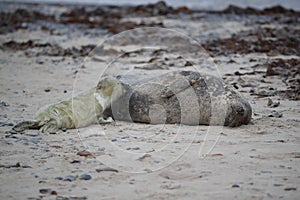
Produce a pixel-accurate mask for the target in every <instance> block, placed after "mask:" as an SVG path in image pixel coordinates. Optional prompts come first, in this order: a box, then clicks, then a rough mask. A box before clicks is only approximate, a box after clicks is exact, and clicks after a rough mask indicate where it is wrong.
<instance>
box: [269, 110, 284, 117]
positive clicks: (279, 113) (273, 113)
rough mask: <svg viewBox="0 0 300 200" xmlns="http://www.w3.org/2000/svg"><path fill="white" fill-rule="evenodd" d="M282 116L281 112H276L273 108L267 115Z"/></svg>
mask: <svg viewBox="0 0 300 200" xmlns="http://www.w3.org/2000/svg"><path fill="white" fill-rule="evenodd" d="M282 116H283V114H282V112H278V111H275V110H273V111H272V113H271V114H269V115H268V117H276V118H280V117H282Z"/></svg>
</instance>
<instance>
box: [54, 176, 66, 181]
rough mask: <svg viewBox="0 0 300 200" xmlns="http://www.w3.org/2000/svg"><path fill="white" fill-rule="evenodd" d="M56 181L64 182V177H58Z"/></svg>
mask: <svg viewBox="0 0 300 200" xmlns="http://www.w3.org/2000/svg"><path fill="white" fill-rule="evenodd" d="M55 179H56V180H60V181H61V180H64V177H61V176H57V177H55Z"/></svg>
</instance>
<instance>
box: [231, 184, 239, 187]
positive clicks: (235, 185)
mask: <svg viewBox="0 0 300 200" xmlns="http://www.w3.org/2000/svg"><path fill="white" fill-rule="evenodd" d="M231 187H233V188H239V187H240V186H239V185H238V184H233V185H232V186H231Z"/></svg>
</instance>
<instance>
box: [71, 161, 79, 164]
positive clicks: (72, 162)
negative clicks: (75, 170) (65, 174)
mask: <svg viewBox="0 0 300 200" xmlns="http://www.w3.org/2000/svg"><path fill="white" fill-rule="evenodd" d="M70 163H71V164H74V163H80V160H73V161H71V162H70Z"/></svg>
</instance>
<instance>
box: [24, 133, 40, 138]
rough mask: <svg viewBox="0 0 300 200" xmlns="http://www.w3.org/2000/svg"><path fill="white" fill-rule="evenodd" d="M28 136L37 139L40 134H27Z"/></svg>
mask: <svg viewBox="0 0 300 200" xmlns="http://www.w3.org/2000/svg"><path fill="white" fill-rule="evenodd" d="M26 135H28V136H30V137H37V136H39V134H38V133H28V134H26Z"/></svg>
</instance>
